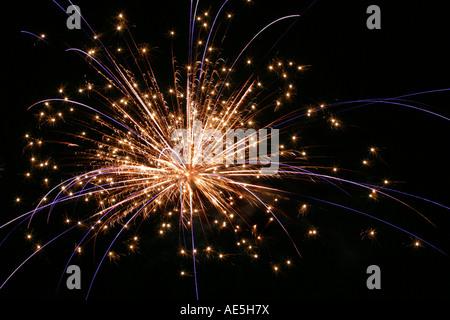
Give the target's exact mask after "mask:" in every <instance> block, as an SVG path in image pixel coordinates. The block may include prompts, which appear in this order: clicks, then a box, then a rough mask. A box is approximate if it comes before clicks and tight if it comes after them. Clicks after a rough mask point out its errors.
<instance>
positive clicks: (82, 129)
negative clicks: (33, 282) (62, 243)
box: [1, 1, 448, 298]
mask: <svg viewBox="0 0 450 320" xmlns="http://www.w3.org/2000/svg"><path fill="white" fill-rule="evenodd" d="M248 2H249V1H248ZM226 3H227V1H224V3H223V5H222V6H221V7H220V9H219V10H218V12H217V13H216V14H214V15H213V14H212V12H209V11H205V12H203V13H200V11H199V10H197V9H198V8H197V6H198V2H197V3H192V5H191V10H190V22H189V49H188V59H187V62H186V63H184V64H183V63H180V61H179V59H176V58H175V56H173V58H172V64H173V78H174V81H173V84H171V85H169V86H167V85H166V84H165V83H160V81H159V78H158V73H157V71H158V70H157V68H155V66H154V65H153V64H152V63H151V62H150V60H151V59H150V54H151V52H152V48H151V47H150V46H148V45H141V44H138V43H137V42H136V40H135V39H134V38H133V36H132V35H131V32H130V29H129V25H128V21H127V19H126V15H125V14H124V13H120V14H119V15H118V16H117V17H116V25H115V30H114V32H115V34H116V36H119V37H120V38H121V39H122V43H123V44H122V45H120V46H116V47H111V46H109V45H106V44H105V43H108V42H107V41H105V42H103V38H104V37H106V36H105V35H103V33H98V32H94V29H93V28H92V27H91V26H90V25H89V24H88V23H87V21H84V27H85V30H86V32H87V34H88V35H89V38H90V39H89V41H88V42H87V43H88V45H87V46H86V47H85V48H83V49H80V48H74V47H70V48H67V49H66V50H65V51H66V52H68V53H76V54H78V55H80V57H81V58H83V59H84V60H85V62H86V63H88V64H89V65H90V66H91V67H92V69H93V70H95V71H96V72H97V73H98V74H99V75H100V77H99V79H98V80H95V81H86V82H85V83H84V84H83V85H81V86H78V87H76V86H75V85H74V84H72V83H71V84H70V85H67V86H65V87H60V88H57V90H56V94H57V96H56V97H55V98H51V99H45V100H42V101H39V102H37V103H35V104H33V105H32V106H31V107H30V110H31V111H33V112H35V114H36V117H37V121H38V122H39V124H40V125H41V127H42V128H43V130H42V131H43V132H42V133H39V134H32V133H27V134H26V135H25V140H26V148H27V150H28V151H29V161H30V166H31V170H29V171H27V172H26V173H25V174H24V175H25V177H26V178H27V179H31V178H34V176H38V177H39V179H41V183H42V185H43V186H44V187H46V188H48V192H46V194H45V195H44V196H43V197H42V198H41V199H40V201H39V203H38V204H37V206H36V207H35V208H34V209H33V210H32V211H29V212H27V213H25V214H22V215H20V216H18V217H17V218H15V219H13V220H12V221H10V222H7V223H5V224H3V225H2V226H1V228H2V229H3V228H5V227H6V226H9V225H11V224H12V223H13V222H14V223H16V224H17V225H16V227H17V226H18V225H19V224H27V225H28V226H30V225H31V224H32V220H33V218H34V216H36V215H39V214H41V213H44V212H45V213H46V214H47V216H48V219H55V218H56V217H55V216H54V215H53V214H52V213H53V212H54V210H55V208H57V207H58V206H62V205H64V203H67V204H73V203H75V204H78V203H80V202H84V203H86V204H87V205H88V207H87V208H89V210H87V211H86V212H84V215H82V214H80V213H78V214H79V216H77V217H64V219H63V220H62V221H63V222H64V223H65V226H66V229H65V230H64V231H63V232H61V233H59V234H57V235H56V236H53V238H50V239H47V240H46V242H43V241H39V242H36V243H35V250H34V252H33V253H32V254H31V255H30V256H28V257H27V258H26V259H25V260H24V261H23V263H21V264H20V265H19V266H18V268H16V269H14V270H13V271H12V272H11V274H10V275H9V276H8V277H7V278H6V280H5V281H4V282H3V283H2V285H1V287H3V286H4V285H5V283H6V282H7V281H8V280H9V279H10V278H11V276H12V275H14V274H15V273H16V272H17V271H18V270H19V269H20V268H21V267H22V266H23V264H24V263H25V262H27V261H28V260H29V259H30V258H31V257H33V256H34V255H35V254H36V253H38V252H40V251H41V250H43V249H45V247H46V246H48V245H50V244H51V243H53V242H54V241H56V240H59V239H61V238H63V236H64V235H66V234H68V233H69V232H71V231H72V230H74V229H78V228H82V229H83V230H84V233H83V236H82V237H81V238H80V240H79V242H77V244H76V245H75V247H74V249H73V253H72V255H71V256H70V257H69V259H68V263H67V264H69V263H70V261H71V260H72V259H73V257H74V256H75V255H77V254H78V255H82V254H83V253H84V251H85V248H86V246H87V245H88V244H89V243H90V242H91V241H92V240H95V239H97V238H98V237H101V236H103V235H106V234H108V233H110V232H111V234H113V235H112V236H111V237H108V239H109V240H108V241H109V242H108V245H107V246H106V248H105V250H104V251H103V252H102V253H101V260H100V261H99V263H98V265H97V268H96V270H95V273H94V275H93V277H92V281H91V282H90V286H89V289H88V290H87V295H86V297H88V296H89V293H90V291H91V288H92V285H93V282H94V280H95V277H96V275H97V273H98V272H99V269H100V267H101V265H102V264H103V262H104V260H105V259H106V258H108V259H109V260H110V261H114V262H115V261H117V260H118V259H119V258H120V256H121V255H122V254H121V253H120V252H119V251H117V250H115V249H114V247H115V245H116V244H117V242H118V241H119V240H123V239H122V238H126V237H125V236H124V231H125V230H129V229H132V228H136V225H137V224H138V223H136V222H137V221H141V220H145V219H146V218H148V217H158V221H160V222H159V226H158V228H157V231H156V234H152V235H145V236H150V237H157V236H159V237H164V235H165V234H167V233H171V232H178V233H179V234H180V235H181V239H183V240H182V241H181V245H179V246H180V249H179V255H180V256H189V257H191V258H192V259H191V261H192V264H193V275H194V278H195V289H196V297H197V298H198V294H199V293H198V290H197V278H196V266H195V264H196V256H205V257H213V258H215V259H219V260H226V258H227V254H228V253H227V252H224V251H222V249H221V248H220V245H217V246H216V245H215V244H214V243H211V239H209V238H208V234H209V231H208V230H210V231H212V232H216V233H217V234H218V235H220V234H221V233H220V230H223V229H226V230H229V231H230V232H231V233H233V234H234V238H235V246H236V247H237V248H240V249H241V252H243V253H244V254H246V255H248V256H249V258H251V259H254V260H259V259H260V258H261V253H260V247H261V245H262V243H263V241H264V230H265V229H266V228H267V226H268V225H269V224H275V225H277V226H278V227H279V228H280V229H281V230H282V231H283V233H284V234H285V236H286V239H287V240H288V241H289V242H290V243H291V245H292V247H293V248H294V249H295V251H296V252H297V254H298V256H301V252H300V249H299V248H297V244H296V242H295V241H294V240H293V239H292V238H291V234H290V233H289V232H288V230H287V229H286V228H285V226H284V225H283V223H282V221H281V220H280V216H279V214H278V213H277V206H278V204H279V199H280V197H282V198H283V199H287V198H289V196H291V195H292V194H293V192H292V190H281V189H280V188H279V187H278V186H275V185H273V184H271V182H272V181H274V180H277V181H283V180H282V179H296V181H297V182H298V183H305V184H307V183H309V182H314V183H316V182H321V183H324V184H327V185H330V186H332V187H333V188H335V189H336V190H337V191H338V192H342V191H343V192H344V193H347V191H345V187H344V185H349V186H356V187H358V188H360V189H362V190H364V191H365V192H367V193H368V196H369V198H372V199H374V200H376V199H378V198H379V197H384V198H387V199H391V200H394V201H397V202H399V203H401V204H403V205H404V206H406V207H407V208H409V209H411V210H412V211H415V212H416V213H418V214H420V215H421V216H423V217H424V218H425V219H427V218H426V217H425V216H424V215H423V214H422V213H421V212H419V211H418V210H416V209H414V208H413V207H412V206H410V205H408V204H407V203H406V202H404V201H403V200H400V199H398V198H396V196H395V195H396V194H402V195H406V196H411V197H415V196H413V195H409V194H406V193H403V192H399V191H396V190H394V189H392V188H391V186H390V182H389V179H387V178H382V179H381V183H380V185H373V184H368V183H364V182H359V181H354V180H350V179H347V178H342V177H340V176H339V175H340V173H341V171H345V170H346V169H344V168H339V167H338V166H336V165H335V164H330V165H329V166H323V165H316V164H314V162H313V160H312V159H311V158H310V154H309V150H308V148H307V147H305V145H304V138H303V137H300V136H298V134H295V133H294V134H292V131H291V130H290V129H291V128H290V126H291V125H292V124H293V123H298V122H300V121H302V120H303V119H305V118H314V116H315V115H317V114H320V118H321V119H325V121H327V122H328V123H329V124H330V126H331V129H332V130H338V129H339V128H340V127H342V126H343V125H345V124H344V121H343V120H341V119H338V118H337V117H336V115H335V114H333V109H334V108H338V107H342V106H348V105H357V106H358V107H361V106H364V105H368V104H373V103H392V104H401V105H403V106H406V107H411V108H414V109H419V110H420V111H423V112H427V113H431V111H428V110H427V109H425V108H419V107H417V106H415V105H414V104H413V103H412V102H411V101H406V100H405V99H404V98H406V96H403V97H396V98H391V99H373V100H364V101H350V102H347V103H335V104H330V105H326V104H320V105H317V106H306V107H296V108H295V110H293V111H289V108H286V109H287V111H286V112H285V113H284V114H283V115H282V116H281V117H277V118H276V119H272V120H271V121H269V122H267V123H262V119H264V115H267V113H269V114H270V113H273V112H274V111H278V110H284V109H283V108H284V107H285V106H288V105H292V104H293V103H295V97H296V85H295V75H296V74H298V73H299V72H304V71H305V70H307V69H308V68H307V65H303V64H300V63H297V62H295V61H294V60H281V59H273V60H271V61H269V63H268V64H267V65H266V66H265V67H264V68H256V67H255V68H252V67H253V66H254V65H256V64H257V62H256V61H255V60H254V59H253V58H252V57H249V56H246V53H247V52H246V50H247V48H248V47H249V46H251V44H252V42H253V40H254V39H256V38H257V37H261V36H263V35H264V31H266V30H267V29H269V28H270V27H271V26H272V25H273V24H276V23H285V24H286V23H288V24H290V23H292V21H295V20H296V19H298V18H299V15H290V16H284V17H281V18H279V19H276V20H274V21H273V22H271V23H269V24H268V25H266V26H263V27H262V28H261V29H260V31H259V32H258V33H257V34H256V35H254V37H250V38H249V40H250V41H249V42H248V43H247V45H246V46H244V47H243V49H242V51H241V52H240V54H239V55H238V56H237V57H236V58H235V59H229V60H228V59H226V58H224V57H223V56H222V46H223V43H222V37H221V36H222V35H223V34H225V32H226V29H227V27H226V26H227V25H228V24H230V23H231V21H232V18H233V15H232V14H231V13H227V12H225V11H224V7H225V4H226ZM61 8H62V7H61ZM26 33H28V34H31V33H30V32H26ZM32 35H34V34H32ZM49 35H50V33H47V35H46V36H45V35H44V34H41V35H38V36H37V35H34V36H36V37H37V38H40V39H41V40H43V39H44V37H45V43H48V41H50V40H48V39H49V38H51V37H50V36H49ZM168 35H169V38H170V41H171V42H173V41H176V37H180V36H181V35H180V34H179V33H178V32H177V31H176V30H169V31H168ZM86 48H87V49H86ZM261 69H263V70H261ZM411 96H412V95H411ZM434 115H436V116H438V117H440V118H443V119H444V120H448V118H446V117H444V116H442V115H439V114H434ZM251 128H253V129H255V130H260V129H271V128H279V129H280V131H281V133H282V137H281V138H282V141H280V146H279V150H277V151H276V152H277V153H279V157H280V158H279V159H280V160H279V161H278V162H277V166H278V171H277V173H276V174H275V175H273V174H270V175H268V174H265V172H264V171H263V168H264V167H265V166H267V163H263V162H262V161H260V160H261V159H258V158H256V157H255V155H253V157H252V154H251V153H250V146H251V144H252V143H253V144H256V143H257V141H256V139H257V138H258V137H257V136H256V135H249V136H248V137H247V138H246V141H245V143H242V144H239V143H238V142H236V143H233V144H227V143H226V141H227V136H226V134H227V132H229V130H230V129H233V130H240V129H242V130H248V129H251ZM181 130H186V131H185V132H187V135H186V136H184V137H183V136H180V137H179V139H176V137H175V138H174V136H173V134H174V132H178V131H180V132H181ZM211 130H214V135H211V134H208V132H211ZM44 134H46V135H48V138H46V137H44ZM272 138H273V137H272V136H271V135H270V134H268V135H267V136H265V137H264V139H266V140H267V142H270V141H271V139H272ZM181 140H183V142H185V143H186V142H187V147H185V149H184V156H183V157H180V156H179V152H178V151H177V150H176V148H177V145H178V144H179V143H180V141H181ZM299 140H302V143H301V144H300V142H299ZM217 145H221V146H222V152H219V153H218V154H214V155H213V156H212V159H209V161H205V158H204V156H205V154H209V153H210V150H211V149H214V147H215V146H217ZM55 146H56V147H55ZM49 148H55V149H54V150H56V151H57V152H58V153H59V154H58V155H57V156H56V155H55V152H51V153H50V154H48V155H46V152H47V151H48V149H49ZM367 153H368V154H367V158H363V159H361V160H360V161H361V162H360V163H361V166H362V167H365V166H370V165H371V159H374V157H378V156H379V155H378V153H379V148H378V147H376V146H369V147H368V149H367ZM225 155H228V156H230V155H231V157H232V158H233V159H234V160H235V161H234V162H233V163H226V162H225V161H224V159H225ZM240 156H241V157H242V156H244V159H243V160H242V161H239V160H240V159H239V157H240ZM43 172H46V173H45V175H43V174H42V173H43ZM47 172H53V173H55V174H56V175H55V174H53V175H47ZM68 172H72V173H73V174H72V175H71V176H70V177H66V178H64V180H61V179H60V178H56V177H57V176H58V177H61V176H64V174H67V173H68ZM41 177H42V178H41ZM277 185H279V184H277ZM416 198H418V197H416ZM420 199H421V200H423V201H426V202H430V203H433V204H435V205H438V206H441V207H443V208H446V209H448V208H447V207H445V206H444V205H441V204H438V203H435V202H432V201H431V200H427V199H423V198H420ZM15 200H16V202H17V203H21V202H23V201H22V198H21V197H19V196H18V197H17V198H16V199H15ZM302 201H303V202H302V203H301V204H300V205H299V208H298V213H299V214H303V215H306V214H307V212H308V210H310V207H311V206H312V205H313V203H314V202H315V203H320V204H322V205H330V206H334V207H340V208H343V209H345V210H348V211H352V212H357V213H359V214H362V215H365V216H367V217H369V218H370V219H374V220H377V221H378V222H382V223H384V224H387V225H389V226H392V227H393V228H396V229H398V230H401V231H403V232H405V233H407V234H409V235H410V236H411V237H413V238H414V243H413V246H415V247H421V246H423V245H429V246H431V247H433V248H435V249H436V250H438V251H441V250H440V249H438V248H437V247H435V246H433V245H431V244H430V243H428V242H427V241H425V240H424V239H421V238H419V237H418V236H417V235H414V234H412V233H410V232H409V231H407V230H405V229H402V228H401V227H398V226H396V225H394V224H391V223H390V222H388V221H385V220H382V219H380V218H378V217H376V216H374V215H369V214H368V213H366V212H362V211H360V210H357V209H355V208H350V207H348V206H345V205H343V204H339V203H335V202H332V201H328V200H326V199H322V198H317V197H313V196H305V195H302ZM249 206H250V207H251V208H252V211H253V212H260V213H261V215H258V216H257V217H256V218H255V215H254V214H253V212H249V209H248V208H249ZM250 213H252V214H250ZM260 216H262V217H263V218H261V217H260ZM152 221H156V220H152ZM8 235H9V234H8ZM304 236H305V237H308V238H310V239H311V240H312V239H314V238H318V237H320V228H315V227H314V228H311V229H309V230H307V232H306V234H305V235H304ZM375 237H376V230H375V229H374V228H371V229H368V230H366V231H363V232H362V233H361V238H363V239H364V238H367V239H371V240H374V239H375ZM26 238H27V240H29V241H34V237H33V236H32V233H31V232H30V231H29V230H28V231H27V234H26ZM3 241H4V240H3ZM36 241H37V240H36ZM124 241H125V243H126V246H127V249H128V250H129V251H130V252H136V251H137V250H138V248H139V237H138V236H133V237H131V238H129V239H128V240H124ZM2 243H3V242H2ZM174 245H175V246H176V244H174ZM292 258H294V257H292ZM292 258H289V259H286V260H285V261H281V260H280V261H274V262H273V261H271V262H269V265H270V266H271V267H272V269H273V271H274V272H275V273H279V272H282V270H283V268H286V267H287V266H292V265H294V262H293V260H292ZM179 275H180V276H183V277H184V276H186V275H190V272H189V271H188V270H186V269H185V268H183V269H182V270H180V271H179Z"/></svg>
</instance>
